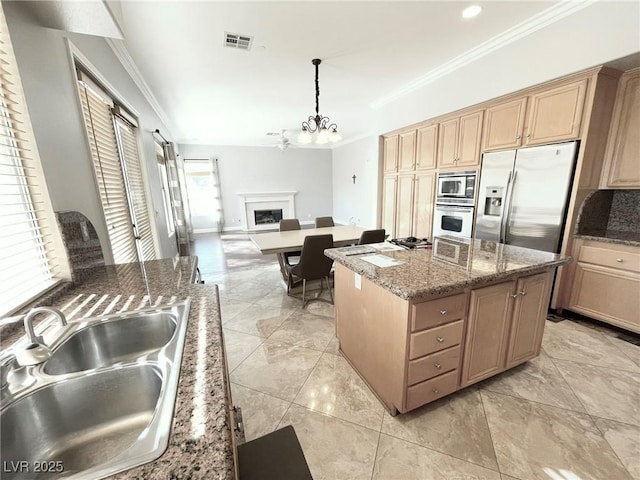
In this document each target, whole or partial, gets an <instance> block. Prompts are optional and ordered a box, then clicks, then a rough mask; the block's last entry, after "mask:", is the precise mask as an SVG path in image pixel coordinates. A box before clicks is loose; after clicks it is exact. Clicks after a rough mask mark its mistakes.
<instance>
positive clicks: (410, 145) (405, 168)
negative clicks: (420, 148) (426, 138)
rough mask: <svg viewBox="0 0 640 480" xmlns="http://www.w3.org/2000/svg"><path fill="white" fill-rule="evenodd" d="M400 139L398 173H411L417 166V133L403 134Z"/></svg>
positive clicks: (413, 131)
mask: <svg viewBox="0 0 640 480" xmlns="http://www.w3.org/2000/svg"><path fill="white" fill-rule="evenodd" d="M398 137H399V147H398V154H399V157H400V158H399V160H398V171H399V172H411V171H413V170H414V168H415V166H416V131H415V130H412V131H410V132H405V133H401V134H400V135H398Z"/></svg>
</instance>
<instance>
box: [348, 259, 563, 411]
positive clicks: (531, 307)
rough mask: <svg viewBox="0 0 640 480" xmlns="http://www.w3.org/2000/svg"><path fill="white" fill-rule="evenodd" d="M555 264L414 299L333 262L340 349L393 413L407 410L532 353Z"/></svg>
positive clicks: (540, 331)
mask: <svg viewBox="0 0 640 480" xmlns="http://www.w3.org/2000/svg"><path fill="white" fill-rule="evenodd" d="M554 270H555V269H551V270H547V271H544V272H542V273H537V274H533V275H527V276H523V277H520V278H515V279H513V280H508V281H505V282H501V283H497V284H494V285H489V286H486V287H480V288H474V289H470V290H464V291H458V292H454V293H452V294H450V295H448V296H444V297H438V298H433V299H429V300H426V301H422V302H412V301H407V300H402V299H400V298H399V297H398V296H396V295H394V294H393V293H391V292H390V291H388V290H386V289H383V288H382V287H380V286H378V285H376V284H374V283H373V282H371V281H369V280H368V279H367V278H364V277H361V278H358V276H357V275H356V274H355V273H354V272H353V271H351V270H349V269H348V268H347V267H345V266H343V265H341V264H337V265H336V273H335V282H336V283H335V285H336V289H335V291H336V297H335V298H336V330H337V336H338V340H339V341H340V349H341V350H342V352H343V353H344V355H345V358H346V359H347V360H348V361H349V362H350V363H351V365H352V366H353V367H354V368H355V369H356V371H357V372H358V373H359V374H360V376H361V377H362V378H363V379H364V380H365V381H366V382H367V384H368V385H369V386H370V388H371V389H372V390H373V391H374V393H375V394H376V395H377V397H378V398H379V399H380V401H381V402H382V403H383V404H384V405H385V407H386V408H387V410H388V411H389V412H390V413H391V414H392V415H395V414H396V413H397V412H401V413H404V412H407V411H410V410H413V409H415V408H418V407H420V406H422V405H424V404H426V403H429V402H432V401H434V400H437V399H438V398H442V397H444V396H446V395H448V394H450V393H453V392H455V391H456V390H459V389H461V388H464V387H466V386H467V385H471V384H473V383H476V382H478V381H480V380H483V379H485V378H488V377H490V376H492V375H496V374H498V373H500V372H503V371H505V370H507V369H509V368H511V367H512V366H515V365H517V364H520V363H522V362H525V361H527V360H529V359H531V358H533V357H535V356H537V355H538V354H539V353H540V343H541V342H542V334H543V331H544V322H545V319H546V313H547V308H548V305H549V296H550V291H551V287H550V286H551V280H552V278H553V272H554Z"/></svg>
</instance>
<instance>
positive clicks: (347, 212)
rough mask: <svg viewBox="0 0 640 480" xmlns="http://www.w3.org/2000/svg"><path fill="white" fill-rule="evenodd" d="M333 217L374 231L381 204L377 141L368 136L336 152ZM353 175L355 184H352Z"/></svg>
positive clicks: (375, 138)
mask: <svg viewBox="0 0 640 480" xmlns="http://www.w3.org/2000/svg"><path fill="white" fill-rule="evenodd" d="M332 153H333V155H332V165H333V169H332V170H333V172H332V173H333V217H334V219H335V220H336V221H339V222H341V223H350V222H354V223H356V224H358V225H360V226H363V227H366V228H375V227H376V223H377V214H376V212H377V202H378V193H377V192H378V189H377V185H378V138H377V137H375V136H371V137H367V138H364V139H362V140H358V141H356V142H353V143H349V144H347V145H344V146H342V147H337V148H334V149H333V152H332ZM353 175H355V176H356V181H355V183H353V178H352V177H353Z"/></svg>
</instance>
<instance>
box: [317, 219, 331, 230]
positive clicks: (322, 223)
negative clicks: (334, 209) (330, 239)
mask: <svg viewBox="0 0 640 480" xmlns="http://www.w3.org/2000/svg"><path fill="white" fill-rule="evenodd" d="M333 226H335V223H333V217H316V228H323V227H333Z"/></svg>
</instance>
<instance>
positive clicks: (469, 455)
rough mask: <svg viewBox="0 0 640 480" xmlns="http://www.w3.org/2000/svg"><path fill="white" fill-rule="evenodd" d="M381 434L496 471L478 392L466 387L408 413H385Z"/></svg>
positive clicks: (494, 457) (496, 466) (489, 436)
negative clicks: (393, 415) (394, 415)
mask: <svg viewBox="0 0 640 480" xmlns="http://www.w3.org/2000/svg"><path fill="white" fill-rule="evenodd" d="M382 433H386V434H388V435H392V436H394V437H397V438H401V439H403V440H407V441H409V442H413V443H417V444H419V445H422V446H424V447H428V448H430V449H432V450H437V451H438V452H441V453H445V454H447V455H452V456H454V457H456V458H459V459H461V460H465V461H468V462H472V463H475V464H477V465H481V466H483V467H486V468H490V469H492V470H498V464H497V462H496V456H495V453H494V451H493V445H492V443H491V435H490V433H489V427H488V425H487V420H486V418H485V415H484V410H483V408H482V400H481V398H480V393H479V392H478V391H477V390H476V389H475V388H473V387H472V388H467V389H465V390H462V391H460V392H458V393H456V394H454V395H450V396H448V397H446V398H444V399H442V400H439V401H436V402H433V403H430V404H428V405H425V406H423V407H420V408H419V409H416V410H414V411H412V412H409V413H405V414H402V415H398V416H396V417H392V416H391V415H389V414H388V413H386V412H385V414H384V420H383V422H382Z"/></svg>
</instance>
